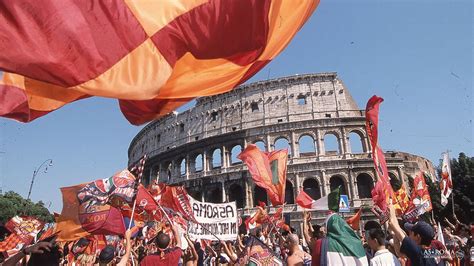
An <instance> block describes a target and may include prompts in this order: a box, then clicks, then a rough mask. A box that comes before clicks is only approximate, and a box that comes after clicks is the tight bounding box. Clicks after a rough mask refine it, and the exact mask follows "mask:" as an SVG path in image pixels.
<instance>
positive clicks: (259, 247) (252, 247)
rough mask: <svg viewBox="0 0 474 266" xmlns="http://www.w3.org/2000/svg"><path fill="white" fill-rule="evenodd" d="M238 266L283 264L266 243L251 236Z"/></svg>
mask: <svg viewBox="0 0 474 266" xmlns="http://www.w3.org/2000/svg"><path fill="white" fill-rule="evenodd" d="M236 265H248V266H280V265H283V262H282V261H281V260H280V259H279V258H278V255H277V254H275V253H273V251H272V249H271V248H269V247H268V246H267V245H265V243H263V242H262V241H261V240H260V239H258V238H256V237H255V236H250V239H249V240H248V241H247V244H246V246H245V248H244V249H243V251H242V253H241V254H240V256H239V258H237V263H236Z"/></svg>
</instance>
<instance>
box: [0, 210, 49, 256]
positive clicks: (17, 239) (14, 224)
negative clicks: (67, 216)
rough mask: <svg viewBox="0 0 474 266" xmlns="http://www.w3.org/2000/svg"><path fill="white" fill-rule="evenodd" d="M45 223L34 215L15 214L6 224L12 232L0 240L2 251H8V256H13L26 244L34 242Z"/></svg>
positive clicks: (0, 250)
mask: <svg viewBox="0 0 474 266" xmlns="http://www.w3.org/2000/svg"><path fill="white" fill-rule="evenodd" d="M43 226H44V223H43V222H41V221H39V220H38V219H36V218H34V217H29V216H15V217H13V218H11V219H10V220H9V221H8V222H7V223H6V224H5V228H7V229H8V230H9V231H10V232H11V234H10V235H9V236H8V237H7V238H6V239H5V240H3V241H2V242H0V252H6V255H7V256H13V255H15V254H16V253H17V252H18V251H20V250H21V249H22V248H23V247H24V246H26V245H29V244H30V243H31V242H33V240H34V238H35V237H36V235H37V234H38V233H39V232H40V231H41V229H43Z"/></svg>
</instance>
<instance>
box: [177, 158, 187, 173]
mask: <svg viewBox="0 0 474 266" xmlns="http://www.w3.org/2000/svg"><path fill="white" fill-rule="evenodd" d="M186 174H187V169H186V158H182V159H181V160H180V161H179V175H180V176H185V175H186Z"/></svg>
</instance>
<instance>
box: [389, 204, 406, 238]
mask: <svg viewBox="0 0 474 266" xmlns="http://www.w3.org/2000/svg"><path fill="white" fill-rule="evenodd" d="M389 208H390V217H389V219H388V227H389V228H390V230H392V231H393V241H394V243H395V242H398V244H399V246H401V243H402V241H403V239H404V238H405V237H406V236H407V235H406V233H405V231H403V229H402V228H401V227H400V225H399V224H398V220H397V216H396V214H395V208H394V207H393V204H392V203H390V204H389Z"/></svg>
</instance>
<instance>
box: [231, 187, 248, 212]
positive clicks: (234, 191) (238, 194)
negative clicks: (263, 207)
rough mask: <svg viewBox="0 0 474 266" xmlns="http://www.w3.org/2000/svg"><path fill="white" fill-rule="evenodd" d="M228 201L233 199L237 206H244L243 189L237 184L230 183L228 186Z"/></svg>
mask: <svg viewBox="0 0 474 266" xmlns="http://www.w3.org/2000/svg"><path fill="white" fill-rule="evenodd" d="M229 201H235V204H236V205H237V208H244V207H245V197H244V189H243V188H242V186H241V185H239V184H232V185H231V186H230V187H229Z"/></svg>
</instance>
